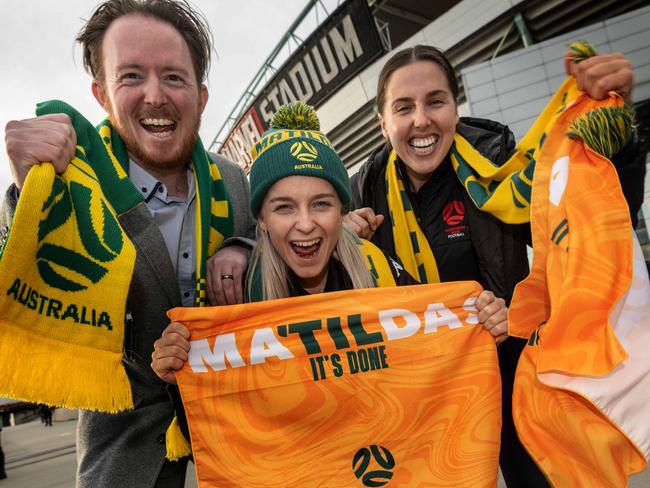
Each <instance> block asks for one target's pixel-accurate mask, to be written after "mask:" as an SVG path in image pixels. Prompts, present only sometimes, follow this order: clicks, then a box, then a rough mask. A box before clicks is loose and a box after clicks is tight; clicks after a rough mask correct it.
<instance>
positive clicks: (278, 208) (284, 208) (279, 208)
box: [273, 203, 291, 213]
mask: <svg viewBox="0 0 650 488" xmlns="http://www.w3.org/2000/svg"><path fill="white" fill-rule="evenodd" d="M273 211H274V212H276V213H289V212H290V211H291V205H290V204H288V203H279V204H277V205H275V206H274V207H273Z"/></svg>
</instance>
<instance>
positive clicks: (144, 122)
mask: <svg viewBox="0 0 650 488" xmlns="http://www.w3.org/2000/svg"><path fill="white" fill-rule="evenodd" d="M140 125H141V126H142V128H143V129H144V130H146V131H147V132H149V133H150V134H151V135H153V136H155V137H158V138H159V139H164V138H165V137H169V136H171V135H172V133H173V132H174V130H175V129H176V122H175V121H173V120H171V119H154V118H145V119H140Z"/></svg>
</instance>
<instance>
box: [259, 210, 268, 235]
mask: <svg viewBox="0 0 650 488" xmlns="http://www.w3.org/2000/svg"><path fill="white" fill-rule="evenodd" d="M257 226H258V227H259V228H260V229H262V230H263V231H264V232H266V231H267V230H268V229H267V228H266V222H264V217H262V214H261V213H260V214H258V215H257Z"/></svg>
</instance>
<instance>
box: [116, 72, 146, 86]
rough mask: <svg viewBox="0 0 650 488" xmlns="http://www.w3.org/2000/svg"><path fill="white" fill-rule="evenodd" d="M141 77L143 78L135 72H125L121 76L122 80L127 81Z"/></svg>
mask: <svg viewBox="0 0 650 488" xmlns="http://www.w3.org/2000/svg"><path fill="white" fill-rule="evenodd" d="M139 79H141V76H140V75H139V74H138V73H135V72H129V73H124V74H123V75H122V76H120V81H123V82H125V83H132V82H134V81H137V80H139Z"/></svg>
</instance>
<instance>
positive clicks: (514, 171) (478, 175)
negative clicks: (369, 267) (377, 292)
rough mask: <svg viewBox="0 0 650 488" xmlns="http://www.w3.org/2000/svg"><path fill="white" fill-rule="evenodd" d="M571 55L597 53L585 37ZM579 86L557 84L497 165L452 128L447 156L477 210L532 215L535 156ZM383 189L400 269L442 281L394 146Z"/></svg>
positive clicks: (509, 216)
mask: <svg viewBox="0 0 650 488" xmlns="http://www.w3.org/2000/svg"><path fill="white" fill-rule="evenodd" d="M570 47H571V49H572V50H573V51H574V53H575V55H574V60H576V61H579V60H582V59H585V58H587V57H589V56H593V55H594V54H595V52H594V51H593V48H591V46H589V45H588V44H586V43H584V42H579V43H573V44H572V45H571V46H570ZM579 93H580V92H579V90H578V89H577V87H575V85H571V87H569V85H567V84H566V83H565V84H564V85H562V86H561V87H560V89H558V91H557V92H556V93H555V95H554V96H553V98H552V99H551V101H550V102H549V103H548V105H547V106H546V108H545V109H544V111H543V112H542V113H541V114H540V116H539V117H538V118H537V120H536V121H535V123H534V124H533V126H532V127H531V129H530V130H529V131H528V132H527V133H526V135H525V136H524V138H523V139H522V140H521V141H520V142H519V144H518V145H517V148H516V150H515V152H514V154H513V155H512V156H511V157H510V159H508V160H507V161H506V162H505V163H504V164H502V165H498V164H496V163H494V162H492V161H490V160H489V159H488V158H486V157H485V156H484V155H482V154H481V153H480V152H479V151H478V150H477V149H476V148H474V147H473V146H472V144H471V143H470V142H469V141H467V139H465V138H464V137H463V136H462V135H460V134H459V133H456V134H455V135H454V142H453V143H452V145H451V148H450V151H449V156H450V159H451V163H452V166H453V168H454V170H455V171H456V175H457V176H458V178H459V179H460V181H461V183H462V184H463V186H464V187H465V190H466V191H467V194H468V195H469V196H470V198H471V199H472V201H473V202H474V204H475V205H476V207H477V208H479V209H480V210H483V211H484V212H488V213H490V214H492V215H494V216H495V217H496V218H498V219H499V220H501V221H503V222H505V223H507V224H520V223H525V222H528V221H529V220H530V193H531V184H532V179H533V173H534V171H535V161H536V160H537V158H538V157H539V151H540V149H541V148H542V146H543V144H544V141H545V139H546V134H547V133H548V131H549V129H550V128H551V127H553V125H554V124H555V122H556V120H557V118H558V117H559V115H560V114H561V113H562V112H563V111H564V110H565V108H566V107H567V106H568V105H569V104H570V103H571V102H572V101H573V100H575V99H576V97H577V96H578V95H579ZM386 193H387V198H388V208H390V209H391V214H390V220H391V225H392V230H393V239H394V241H395V251H396V254H397V257H398V258H399V261H400V262H401V263H402V265H403V266H404V268H405V269H406V270H407V271H408V272H409V273H410V274H411V275H412V276H413V277H414V278H415V279H416V280H418V281H419V282H420V283H436V282H439V281H440V277H439V275H438V267H437V265H436V260H435V257H434V255H433V252H432V251H431V247H430V246H429V243H428V241H427V239H426V237H425V235H424V233H423V232H422V230H421V229H420V226H419V225H418V223H417V220H416V217H415V214H414V212H413V208H412V206H411V202H410V201H409V197H408V193H407V192H406V191H405V182H404V181H403V180H402V178H401V176H400V173H399V171H398V170H397V154H396V153H395V151H392V152H391V154H390V156H389V158H388V164H387V167H386Z"/></svg>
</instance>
